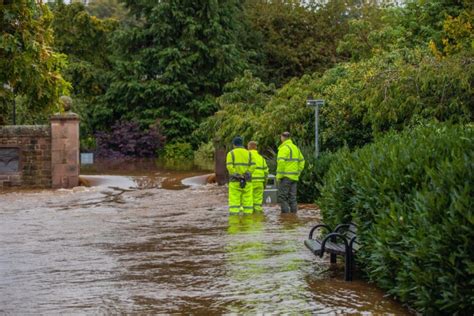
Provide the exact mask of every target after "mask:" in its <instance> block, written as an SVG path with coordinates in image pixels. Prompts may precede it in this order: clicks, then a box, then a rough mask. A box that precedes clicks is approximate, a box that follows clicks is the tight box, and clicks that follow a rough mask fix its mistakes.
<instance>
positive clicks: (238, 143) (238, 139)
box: [232, 136, 244, 147]
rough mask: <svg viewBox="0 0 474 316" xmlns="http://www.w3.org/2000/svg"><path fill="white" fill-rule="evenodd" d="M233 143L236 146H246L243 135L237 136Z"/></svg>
mask: <svg viewBox="0 0 474 316" xmlns="http://www.w3.org/2000/svg"><path fill="white" fill-rule="evenodd" d="M232 145H234V147H242V146H244V140H243V139H242V137H240V136H237V137H235V138H234V140H233V141H232Z"/></svg>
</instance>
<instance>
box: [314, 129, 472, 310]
mask: <svg viewBox="0 0 474 316" xmlns="http://www.w3.org/2000/svg"><path fill="white" fill-rule="evenodd" d="M324 183H325V185H324V187H323V189H322V192H321V197H320V198H319V200H318V203H319V205H320V206H321V209H322V213H323V217H324V221H325V222H327V223H329V224H332V225H335V224H336V223H340V222H348V221H354V222H356V223H357V224H359V225H360V233H359V235H360V240H361V241H362V243H363V245H364V247H363V248H362V250H361V251H360V253H359V256H358V261H359V263H360V266H361V267H363V269H364V271H365V272H366V274H367V276H368V277H369V279H370V280H371V281H373V282H376V283H377V284H378V285H379V286H380V287H381V288H383V289H385V290H387V291H388V293H389V294H392V295H394V296H396V297H398V298H399V299H400V300H401V301H402V302H405V303H408V304H409V305H411V306H412V307H414V308H415V309H417V310H418V311H420V312H423V313H425V314H455V313H459V314H472V312H473V311H474V263H473V262H474V260H473V259H474V213H473V212H474V127H473V126H472V125H471V126H464V127H463V126H450V125H439V124H436V125H431V126H425V127H418V128H416V129H414V130H411V131H406V132H403V133H401V134H389V135H387V136H386V137H384V138H381V139H378V140H376V141H375V142H374V143H373V144H371V145H368V146H366V147H364V148H361V149H359V150H356V151H355V152H353V153H350V152H349V151H342V152H339V153H338V155H337V156H336V157H335V159H334V161H333V163H332V164H331V167H330V169H329V171H328V172H327V174H326V177H325V179H324Z"/></svg>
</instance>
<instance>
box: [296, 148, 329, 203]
mask: <svg viewBox="0 0 474 316" xmlns="http://www.w3.org/2000/svg"><path fill="white" fill-rule="evenodd" d="M301 150H302V152H303V155H304V157H305V167H304V170H303V172H302V173H301V176H300V181H299V182H298V195H297V196H298V202H301V203H314V201H316V199H317V198H319V196H320V193H321V192H320V189H321V185H322V182H323V178H324V175H325V174H326V172H327V171H328V170H329V166H330V165H331V161H332V159H333V156H334V154H333V153H330V152H324V153H321V154H320V155H319V157H318V158H316V157H315V156H314V149H312V148H309V147H308V148H304V147H303V148H301Z"/></svg>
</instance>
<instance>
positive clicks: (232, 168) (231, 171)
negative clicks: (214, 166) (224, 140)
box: [226, 152, 235, 175]
mask: <svg viewBox="0 0 474 316" xmlns="http://www.w3.org/2000/svg"><path fill="white" fill-rule="evenodd" d="M226 167H227V171H229V175H232V174H234V173H235V166H234V164H233V161H232V154H231V153H230V152H229V153H227V157H226Z"/></svg>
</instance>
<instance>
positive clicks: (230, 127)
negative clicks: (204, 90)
mask: <svg viewBox="0 0 474 316" xmlns="http://www.w3.org/2000/svg"><path fill="white" fill-rule="evenodd" d="M273 93H274V86H273V85H269V86H267V85H266V84H265V83H263V82H262V81H261V80H260V79H259V78H255V77H254V76H253V75H252V74H251V72H250V71H245V73H244V75H243V76H242V77H238V78H236V79H235V80H234V81H232V82H230V83H228V84H226V85H225V87H224V93H223V94H222V96H220V97H219V98H218V99H217V103H218V104H219V110H218V111H217V112H216V113H215V114H214V116H212V117H210V118H209V119H207V120H206V121H204V122H203V123H202V124H201V126H200V128H199V129H198V130H197V131H196V133H195V134H196V135H198V136H199V138H201V139H204V140H213V141H219V142H222V143H223V144H230V143H231V142H232V139H233V138H234V137H235V136H237V135H240V136H241V137H243V138H244V139H245V140H246V141H250V140H251V139H254V138H255V137H257V135H256V134H257V133H258V129H257V127H258V126H259V122H260V121H261V114H262V112H263V109H264V107H265V105H266V104H267V102H268V101H269V100H270V97H271V95H272V94H273ZM206 136H207V139H206Z"/></svg>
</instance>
